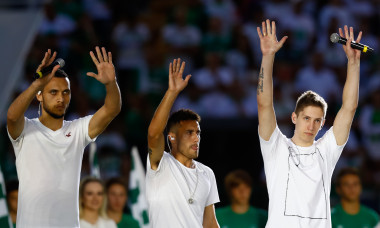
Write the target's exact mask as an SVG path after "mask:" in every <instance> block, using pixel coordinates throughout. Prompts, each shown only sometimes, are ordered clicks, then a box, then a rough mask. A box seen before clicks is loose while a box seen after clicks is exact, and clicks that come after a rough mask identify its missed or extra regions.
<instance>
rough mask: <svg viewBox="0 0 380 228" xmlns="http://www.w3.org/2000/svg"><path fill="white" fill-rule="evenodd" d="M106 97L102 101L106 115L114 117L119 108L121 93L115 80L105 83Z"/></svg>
mask: <svg viewBox="0 0 380 228" xmlns="http://www.w3.org/2000/svg"><path fill="white" fill-rule="evenodd" d="M105 87H106V98H105V101H104V107H105V110H106V112H107V113H108V115H110V116H112V117H115V116H116V115H117V114H119V112H120V110H121V95H120V89H119V86H118V84H117V83H116V81H113V82H110V83H109V84H107V85H105Z"/></svg>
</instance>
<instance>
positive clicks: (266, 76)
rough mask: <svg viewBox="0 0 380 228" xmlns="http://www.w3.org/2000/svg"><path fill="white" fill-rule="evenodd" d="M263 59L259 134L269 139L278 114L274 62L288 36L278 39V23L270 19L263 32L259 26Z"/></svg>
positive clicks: (259, 93)
mask: <svg viewBox="0 0 380 228" xmlns="http://www.w3.org/2000/svg"><path fill="white" fill-rule="evenodd" d="M257 33H258V35H259V38H260V48H261V52H262V54H263V59H262V62H261V67H260V74H259V78H258V85H257V105H258V115H259V134H260V136H261V137H262V138H263V139H264V140H269V138H270V136H271V135H272V133H273V131H274V129H275V127H276V116H275V114H274V108H273V80H272V77H273V62H274V56H275V54H276V52H277V51H278V50H279V49H280V48H281V47H282V45H283V44H284V43H285V40H286V39H287V38H288V37H287V36H285V37H283V38H282V39H281V40H280V41H277V37H276V24H275V22H274V21H272V25H271V23H270V21H269V20H266V21H265V22H264V21H263V22H262V32H261V31H260V28H259V27H257Z"/></svg>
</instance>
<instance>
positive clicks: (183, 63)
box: [179, 62, 186, 75]
mask: <svg viewBox="0 0 380 228" xmlns="http://www.w3.org/2000/svg"><path fill="white" fill-rule="evenodd" d="M185 65H186V63H185V62H182V65H181V69H180V70H179V73H180V75H182V74H183V71H184V70H185Z"/></svg>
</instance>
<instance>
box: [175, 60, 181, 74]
mask: <svg viewBox="0 0 380 228" xmlns="http://www.w3.org/2000/svg"><path fill="white" fill-rule="evenodd" d="M180 67H181V59H180V58H178V59H177V66H176V69H175V71H176V72H178V71H179V68H180Z"/></svg>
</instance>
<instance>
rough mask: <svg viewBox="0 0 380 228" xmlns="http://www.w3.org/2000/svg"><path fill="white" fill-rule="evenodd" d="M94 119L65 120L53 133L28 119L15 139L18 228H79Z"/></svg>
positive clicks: (33, 120) (88, 117) (38, 122)
mask: <svg viewBox="0 0 380 228" xmlns="http://www.w3.org/2000/svg"><path fill="white" fill-rule="evenodd" d="M91 117H92V116H86V117H84V118H80V119H76V120H74V121H63V125H62V128H60V129H58V130H56V131H53V130H51V129H49V128H47V127H46V126H44V125H43V124H42V123H41V122H40V121H39V119H38V118H35V119H28V118H25V124H24V129H23V131H22V133H21V135H20V136H19V137H18V138H17V139H16V140H13V139H12V137H11V136H10V135H9V133H8V135H9V138H10V140H11V142H12V145H13V148H14V151H15V154H16V168H17V174H18V178H19V195H18V197H19V198H18V209H17V221H16V224H17V227H18V228H24V227H28V228H48V227H49V228H56V227H57V228H58V227H59V228H63V227H64V228H66V227H67V228H74V227H75V228H76V227H79V208H78V205H79V203H78V199H79V193H78V192H79V181H80V171H81V165H82V157H83V151H84V148H85V147H86V146H87V145H88V144H89V143H90V142H91V141H94V140H95V138H94V139H91V138H90V137H89V136H88V125H89V122H90V119H91Z"/></svg>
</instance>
